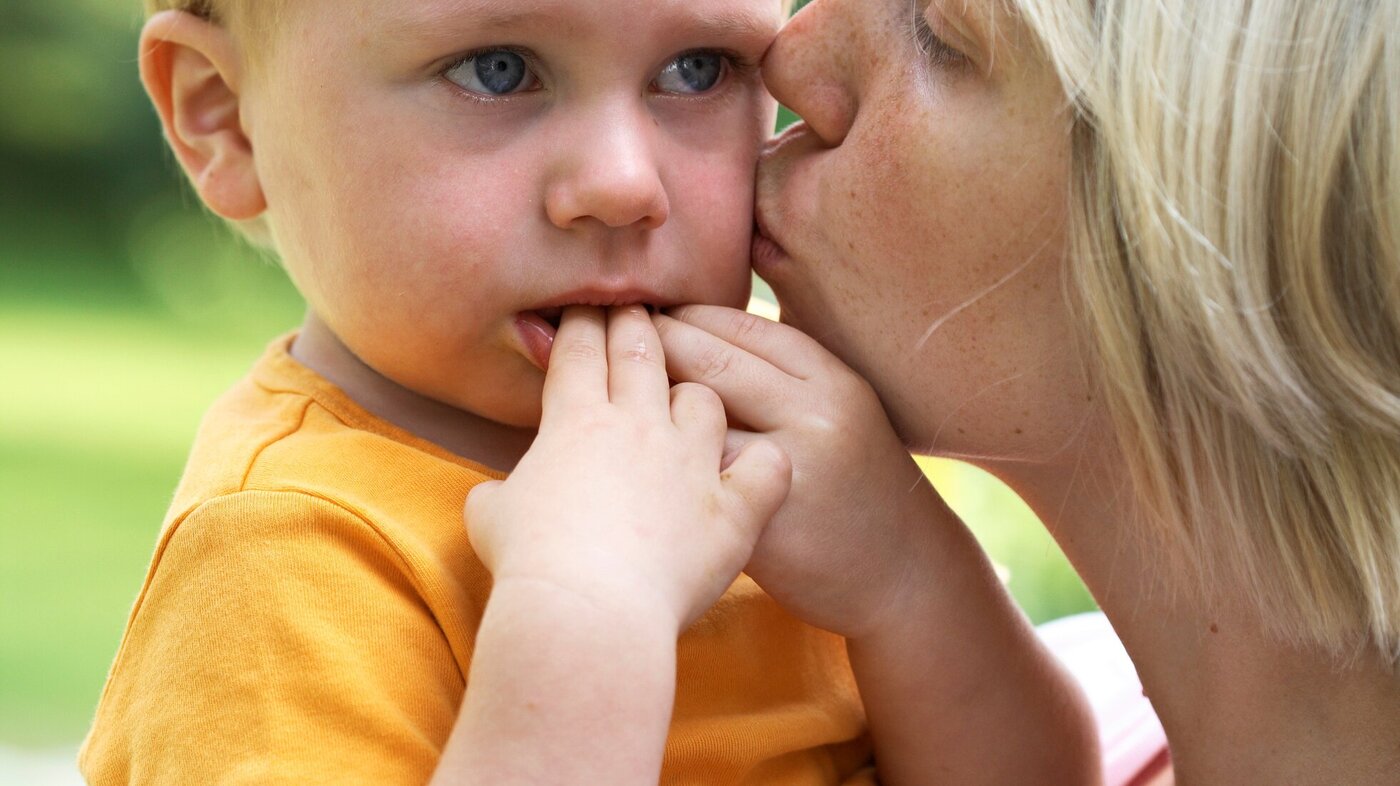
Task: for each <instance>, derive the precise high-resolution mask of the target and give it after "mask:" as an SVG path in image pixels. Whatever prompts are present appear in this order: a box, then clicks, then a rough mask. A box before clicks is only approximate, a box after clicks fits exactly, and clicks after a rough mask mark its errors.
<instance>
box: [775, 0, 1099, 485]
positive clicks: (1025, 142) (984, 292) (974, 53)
mask: <svg viewBox="0 0 1400 786" xmlns="http://www.w3.org/2000/svg"><path fill="white" fill-rule="evenodd" d="M994 35H995V36H996V39H995V40H993V36H994ZM765 76H766V78H767V81H768V84H769V87H770V89H771V90H772V92H773V93H774V95H776V96H777V98H778V100H779V101H781V102H782V103H784V104H786V105H787V106H789V107H791V108H792V109H793V110H794V111H796V112H797V113H798V114H799V115H801V116H802V117H803V118H804V120H805V122H804V123H802V124H799V125H797V126H795V127H794V128H792V129H790V130H789V131H788V132H787V133H786V134H784V135H783V136H782V137H781V138H779V139H778V140H776V141H775V142H774V143H773V145H772V146H771V148H770V149H769V150H768V152H767V153H766V154H765V158H764V160H763V162H762V164H761V167H760V173H759V185H758V195H759V196H758V217H759V224H760V228H761V231H760V237H759V239H758V240H756V242H755V249H754V252H755V253H754V260H755V262H754V264H755V267H756V269H757V270H758V272H759V274H760V275H762V276H763V277H764V278H765V279H767V280H768V281H769V282H770V283H771V284H772V285H773V288H774V291H775V292H776V293H777V294H778V299H779V301H780V303H781V305H782V307H783V317H784V321H787V322H790V323H792V324H795V325H797V326H798V327H800V328H802V329H803V330H804V331H806V332H807V333H809V334H810V335H812V336H814V337H815V338H817V339H818V340H820V341H821V342H822V343H824V344H825V345H826V346H827V347H828V348H830V349H831V350H833V351H834V352H836V353H837V354H838V355H840V356H841V357H842V358H843V359H844V360H845V361H846V362H847V363H849V364H850V365H852V366H853V367H854V368H855V369H856V370H857V371H859V372H861V373H862V374H863V375H864V376H865V377H866V378H867V379H869V380H870V382H871V383H872V384H873V385H874V386H875V388H876V389H877V390H878V391H879V393H880V395H881V397H882V399H883V401H884V403H885V405H886V407H887V408H888V409H889V410H890V414H891V417H892V419H893V420H894V423H895V426H896V428H898V429H899V431H900V433H901V435H902V436H903V437H904V438H905V439H906V441H908V442H909V444H910V445H911V446H913V447H914V448H915V449H918V450H921V451H924V452H930V453H936V454H940V455H954V456H960V457H964V458H971V459H981V460H982V461H983V463H996V462H998V461H1003V460H1010V461H1045V460H1050V459H1052V458H1053V457H1055V456H1057V455H1062V454H1063V448H1065V446H1066V445H1067V444H1068V443H1069V442H1070V441H1071V440H1072V438H1073V437H1074V435H1075V433H1076V430H1077V429H1078V428H1080V427H1081V426H1082V424H1083V423H1084V422H1085V417H1086V414H1087V412H1088V411H1089V407H1088V405H1087V402H1088V401H1089V397H1090V393H1089V390H1088V386H1087V383H1086V380H1085V379H1084V374H1083V365H1082V363H1081V362H1080V359H1079V355H1078V353H1077V351H1076V347H1075V344H1076V341H1075V332H1074V330H1073V328H1072V325H1071V321H1070V314H1069V310H1068V307H1067V305H1066V300H1065V296H1064V292H1065V288H1064V286H1063V283H1062V273H1063V265H1064V255H1065V242H1066V234H1065V219H1066V213H1067V204H1068V198H1067V195H1068V177H1069V145H1070V137H1069V130H1070V121H1069V114H1068V109H1067V105H1066V101H1065V98H1064V94H1063V91H1062V89H1061V87H1060V84H1059V82H1058V80H1057V78H1056V76H1055V73H1054V72H1053V70H1052V69H1051V68H1050V67H1049V65H1048V64H1047V63H1045V62H1044V61H1043V60H1042V59H1040V56H1039V55H1038V54H1037V53H1036V52H1035V50H1034V49H1033V47H1032V46H1031V45H1030V43H1029V39H1028V37H1027V35H1026V33H1025V32H1024V31H1023V30H1022V29H1021V28H1020V27H1019V26H1018V23H1017V22H1016V21H1015V20H1014V19H1013V18H1011V17H1009V16H1007V15H1006V14H1005V12H1004V11H1001V10H1000V3H999V2H996V0H932V2H929V0H816V2H814V3H812V4H811V5H810V6H808V7H807V8H806V9H805V10H803V11H802V12H801V13H800V14H798V15H797V16H796V17H795V18H794V19H793V20H792V21H791V23H789V25H788V27H787V28H786V29H785V30H784V32H783V33H782V35H781V36H780V37H779V39H778V41H777V42H776V43H775V44H774V46H773V49H772V50H771V51H770V53H769V55H768V59H767V61H766V64H765ZM769 239H771V241H772V242H769Z"/></svg>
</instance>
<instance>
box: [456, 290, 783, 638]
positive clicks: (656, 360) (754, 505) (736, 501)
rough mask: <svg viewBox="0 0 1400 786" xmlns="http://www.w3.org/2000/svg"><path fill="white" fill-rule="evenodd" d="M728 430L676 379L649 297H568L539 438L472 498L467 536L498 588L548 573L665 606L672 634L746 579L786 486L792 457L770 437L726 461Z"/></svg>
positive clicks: (577, 589) (621, 602)
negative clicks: (629, 303) (593, 303)
mask: <svg viewBox="0 0 1400 786" xmlns="http://www.w3.org/2000/svg"><path fill="white" fill-rule="evenodd" d="M725 429H726V423H725V416H724V408H723V405H722V404H721V403H720V400H719V397H718V396H716V395H715V393H714V392H712V391H711V390H709V389H707V388H704V387H702V386H700V385H689V384H682V385H677V386H676V387H675V388H672V387H670V383H669V380H668V379H667V375H666V366H665V358H664V355H663V352H662V348H661V341H660V339H659V337H658V335H657V333H656V329H655V327H654V325H653V324H652V321H651V318H650V317H649V316H648V315H647V313H646V311H645V310H644V309H643V308H642V307H640V306H633V307H625V308H614V309H610V310H608V311H607V313H606V314H605V313H604V311H603V310H602V309H598V308H588V307H571V308H569V309H567V310H566V312H565V314H564V317H563V322H562V324H561V326H560V328H559V331H558V335H557V337H556V339H555V343H554V348H553V354H552V356H551V359H550V363H549V371H548V375H547V377H546V379H545V388H544V410H543V416H542V419H541V423H540V431H539V436H538V438H537V439H536V440H535V442H534V444H533V445H532V446H531V448H530V450H529V452H528V453H526V454H525V457H524V458H523V459H521V461H520V464H519V465H518V466H517V467H516V469H515V471H514V472H513V473H511V475H510V477H509V478H508V479H507V480H505V481H503V482H497V483H485V484H482V485H480V486H477V487H476V488H475V489H473V491H472V493H471V495H470V497H469V498H468V499H467V514H466V518H467V527H468V533H469V535H470V536H471V540H472V545H473V546H474V547H475V548H476V550H477V553H478V554H479V555H480V557H481V559H482V561H483V562H484V563H485V564H486V566H487V567H488V568H489V569H490V570H491V573H492V575H493V576H494V579H495V582H496V586H498V587H499V586H501V585H502V584H505V583H510V582H519V581H530V582H543V583H547V584H549V585H552V586H553V587H554V588H556V589H560V590H563V591H565V592H569V593H574V594H576V595H578V596H580V597H581V598H582V599H584V600H586V601H588V602H591V603H594V604H600V605H602V606H605V607H609V608H624V609H626V610H628V611H629V612H630V611H632V610H642V611H646V612H650V611H659V612H660V613H662V614H665V615H669V616H668V617H667V618H668V619H674V621H675V623H676V625H677V633H678V632H679V630H680V629H682V628H684V627H685V626H687V625H688V624H689V623H690V622H691V621H693V620H694V619H695V618H696V617H698V616H699V615H700V614H701V613H703V612H704V611H705V610H706V609H708V608H709V607H710V606H711V605H712V604H713V603H714V602H715V601H716V600H718V599H719V597H720V595H722V594H723V593H724V591H725V590H726V589H727V588H728V587H729V585H730V584H731V583H732V582H733V581H734V579H735V578H737V577H738V575H739V572H740V571H741V570H742V569H743V567H744V564H745V563H746V562H747V561H748V560H749V557H750V554H751V552H752V549H753V547H754V543H755V541H756V540H757V539H758V537H759V534H760V532H761V531H762V530H763V527H764V525H765V524H766V523H767V522H768V520H769V518H770V517H771V516H772V515H773V512H774V511H776V510H777V509H778V506H779V505H781V504H782V501H783V499H784V497H786V495H787V491H788V486H789V482H790V477H791V470H790V465H789V463H788V460H787V458H786V456H784V455H783V453H782V451H781V450H779V449H778V448H777V447H775V446H774V445H773V444H772V443H770V442H764V441H755V442H751V443H749V444H747V445H746V446H745V449H744V450H743V451H742V452H741V453H739V454H738V455H737V456H736V457H735V458H734V459H733V461H732V463H730V464H728V466H727V467H726V468H724V469H723V470H721V459H722V457H723V456H724V444H725ZM639 604H659V605H660V608H659V609H655V608H646V609H644V610H643V609H639Z"/></svg>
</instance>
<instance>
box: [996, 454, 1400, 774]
mask: <svg viewBox="0 0 1400 786" xmlns="http://www.w3.org/2000/svg"><path fill="white" fill-rule="evenodd" d="M1090 448H1091V446H1089V445H1087V444H1086V445H1085V446H1083V449H1084V451H1085V453H1088V452H1089V451H1090ZM1096 452H1097V454H1098V455H1079V456H1074V457H1072V460H1069V461H1064V462H1055V464H1054V465H1025V464H1017V465H1015V466H1006V467H994V468H992V469H993V470H994V471H996V472H997V473H998V474H999V475H1001V476H1002V477H1003V479H1005V480H1006V481H1007V482H1008V483H1009V484H1011V485H1012V487H1013V488H1015V489H1016V490H1017V491H1018V492H1019V493H1021V494H1022V496H1023V497H1024V498H1025V499H1026V502H1027V503H1028V504H1030V505H1031V507H1032V508H1034V509H1035V510H1036V512H1037V514H1039V515H1041V516H1042V520H1043V521H1044V522H1045V523H1046V525H1047V526H1048V527H1049V528H1050V530H1051V532H1052V533H1053V534H1054V536H1055V538H1056V540H1057V541H1058V542H1059V544H1060V546H1061V547H1062V548H1063V549H1064V551H1065V553H1066V555H1067V556H1068V557H1069V559H1070V561H1071V562H1072V563H1073V564H1074V566H1075V568H1076V570H1078V571H1079V573H1080V575H1081V577H1082V578H1083V579H1084V581H1085V583H1086V584H1087V585H1088V587H1089V589H1090V591H1091V592H1092V593H1093V594H1094V597H1095V598H1097V599H1098V601H1099V603H1100V605H1101V606H1102V607H1103V610H1104V612H1105V613H1106V614H1107V615H1108V617H1109V619H1110V620H1111V621H1112V622H1113V625H1114V628H1115V629H1116V630H1117V631H1118V634H1119V636H1120V637H1121V638H1122V640H1123V643H1124V646H1126V647H1127V649H1128V652H1129V654H1130V655H1131V656H1132V658H1133V662H1134V663H1135V664H1136V665H1137V669H1138V674H1139V676H1140V677H1141V678H1142V681H1143V685H1144V689H1145V691H1146V693H1147V695H1148V696H1149V697H1150V698H1151V699H1152V703H1153V706H1154V707H1155V708H1156V710H1157V713H1158V716H1159V717H1160V718H1161V720H1162V724H1163V726H1164V727H1165V729H1166V731H1167V736H1168V738H1169V739H1170V740H1171V745H1172V758H1173V766H1174V768H1175V771H1176V774H1177V782H1178V783H1185V784H1215V783H1221V784H1226V783H1228V784H1235V783H1289V784H1329V785H1330V784H1337V783H1347V784H1371V783H1375V784H1381V783H1386V784H1393V783H1395V782H1396V773H1398V772H1400V674H1397V672H1396V671H1395V670H1394V669H1393V668H1392V667H1390V666H1389V665H1388V664H1386V663H1385V662H1384V659H1383V658H1382V657H1381V656H1380V655H1379V653H1376V652H1373V651H1370V650H1368V651H1367V652H1366V653H1364V654H1363V656H1361V657H1358V658H1357V659H1356V660H1355V661H1354V662H1352V663H1349V664H1342V663H1339V662H1338V661H1337V660H1336V659H1335V658H1333V657H1331V656H1329V655H1328V654H1326V653H1323V652H1319V651H1315V650H1309V649H1305V648H1301V647H1293V646H1288V645H1285V644H1282V643H1280V641H1279V640H1278V638H1277V637H1274V636H1272V635H1270V634H1269V633H1268V632H1267V631H1265V630H1264V629H1263V626H1262V625H1261V624H1260V623H1259V620H1258V617H1257V614H1255V613H1253V611H1252V604H1251V603H1250V602H1249V600H1248V598H1247V597H1245V593H1244V592H1231V591H1229V590H1227V589H1223V588H1221V587H1213V588H1211V590H1210V591H1209V592H1208V593H1207V592H1202V591H1201V590H1200V589H1199V587H1198V586H1197V584H1196V582H1193V581H1190V580H1186V579H1184V578H1183V577H1181V576H1178V575H1173V573H1174V572H1173V571H1171V570H1168V569H1167V566H1169V565H1171V564H1172V562H1173V561H1172V560H1170V559H1167V558H1164V555H1162V554H1158V553H1151V551H1152V550H1151V549H1148V548H1144V546H1143V545H1142V544H1143V542H1144V540H1145V539H1144V538H1142V537H1141V535H1142V533H1141V532H1140V531H1138V530H1136V529H1135V526H1136V525H1135V524H1134V523H1133V521H1134V519H1133V514H1132V512H1131V501H1132V494H1131V493H1129V486H1128V481H1127V478H1126V475H1125V474H1124V470H1123V468H1122V462H1121V461H1120V460H1119V459H1118V458H1117V455H1116V453H1114V452H1110V451H1105V450H1099V451H1096ZM1207 595H1208V596H1209V597H1206V596H1207Z"/></svg>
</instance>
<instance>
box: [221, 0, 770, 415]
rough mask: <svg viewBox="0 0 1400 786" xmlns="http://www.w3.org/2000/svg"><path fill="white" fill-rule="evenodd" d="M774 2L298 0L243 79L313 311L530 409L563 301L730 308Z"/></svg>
mask: <svg viewBox="0 0 1400 786" xmlns="http://www.w3.org/2000/svg"><path fill="white" fill-rule="evenodd" d="M781 19H782V13H781V4H780V0H512V2H506V3H503V2H499V0H415V2H411V3H389V2H383V0H298V1H297V2H296V3H287V4H286V11H285V12H284V14H283V16H282V17H280V22H281V23H280V24H279V29H278V31H277V32H275V33H271V34H270V35H273V36H274V38H275V40H273V41H272V42H270V54H269V55H268V56H267V57H266V58H265V62H262V63H260V64H259V68H258V69H256V71H255V72H254V73H253V75H252V76H251V77H250V80H249V83H248V84H247V85H245V87H244V94H243V99H242V100H243V109H242V111H243V118H242V119H243V123H244V126H245V128H246V129H247V131H248V133H249V136H250V139H251V143H252V145H253V151H254V154H255V156H256V159H255V160H256V162H257V171H258V176H259V180H260V182H261V185H262V188H263V191H264V193H265V195H266V197H267V201H268V213H267V218H268V222H269V225H270V226H271V228H272V231H273V234H274V237H275V240H276V243H277V245H278V248H279V250H280V251H281V252H282V255H283V257H284V262H285V265H286V267H287V269H288V271H289V273H290V274H291V276H292V278H293V279H294V281H295V282H296V284H297V286H298V287H299V288H300V290H301V292H302V293H303V294H304V295H305V296H306V298H307V300H308V302H309V304H310V306H311V308H312V310H313V311H314V312H315V313H316V314H317V315H318V316H319V317H320V319H321V320H322V321H324V322H325V323H326V324H327V325H329V327H330V328H331V329H332V330H333V331H334V332H335V333H336V335H337V336H338V337H339V338H340V340H341V341H342V342H343V343H344V344H345V345H346V346H347V347H348V348H349V349H350V350H351V351H352V352H354V353H355V354H356V355H357V356H359V358H360V359H361V360H362V361H364V362H365V363H366V364H368V365H369V366H370V367H372V368H373V369H374V370H376V371H378V372H379V373H380V374H383V375H384V376H386V377H388V378H389V379H391V380H393V381H395V382H397V383H398V384H400V385H403V386H405V387H408V388H410V389H411V390H414V391H415V392H417V393H420V394H422V395H425V396H428V397H430V398H433V399H436V400H438V401H441V402H443V403H446V404H449V405H452V406H454V407H457V408H459V409H463V410H467V411H470V412H473V413H475V414H478V415H481V416H484V417H486V418H489V419H491V420H495V421H498V422H502V423H507V424H511V425H516V426H531V425H534V424H536V423H537V422H538V417H539V407H540V390H541V384H542V381H543V378H544V373H543V371H542V370H541V366H542V365H543V362H544V361H543V354H542V352H543V350H544V347H545V346H546V344H547V341H548V339H549V338H551V337H552V333H553V325H552V324H551V322H553V321H557V314H558V309H559V307H561V306H563V305H566V304H571V303H591V304H598V305H607V304H620V303H639V302H640V303H649V304H656V305H661V306H665V305H670V304H678V303H689V302H703V303H717V304H724V305H733V306H740V305H742V304H743V303H744V302H745V299H746V298H747V295H748V287H749V250H750V243H751V237H752V226H753V213H752V191H753V173H754V166H755V161H756V157H757V149H758V146H759V144H760V143H761V142H762V140H763V139H765V138H766V137H767V136H768V132H769V130H770V129H771V128H772V123H773V114H774V105H773V102H772V100H771V99H770V98H769V97H768V94H767V92H766V90H765V89H764V87H763V84H762V81H761V79H760V78H759V75H758V69H757V65H758V61H759V59H760V58H761V56H762V55H763V53H764V51H765V49H766V48H767V46H768V43H769V41H770V40H771V38H772V36H773V35H774V33H775V32H776V30H777V28H778V27H779V25H780V23H781Z"/></svg>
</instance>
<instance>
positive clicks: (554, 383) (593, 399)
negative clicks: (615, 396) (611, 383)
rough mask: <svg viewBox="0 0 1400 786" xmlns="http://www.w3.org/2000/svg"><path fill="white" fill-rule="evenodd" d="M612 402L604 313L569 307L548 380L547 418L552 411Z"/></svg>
mask: <svg viewBox="0 0 1400 786" xmlns="http://www.w3.org/2000/svg"><path fill="white" fill-rule="evenodd" d="M607 400H608V355H607V327H606V323H605V322H604V315H603V310H602V309H600V308H595V307H593V306H569V307H568V308H566V309H564V316H563V318H562V319H561V320H560V322H559V331H558V332H557V333H556V334H555V336H554V348H553V349H552V350H551V351H550V355H549V370H548V371H546V372H545V377H544V418H548V417H549V414H550V412H551V411H552V410H559V409H563V408H566V407H573V406H577V405H579V404H593V403H600V402H606V401H607Z"/></svg>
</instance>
